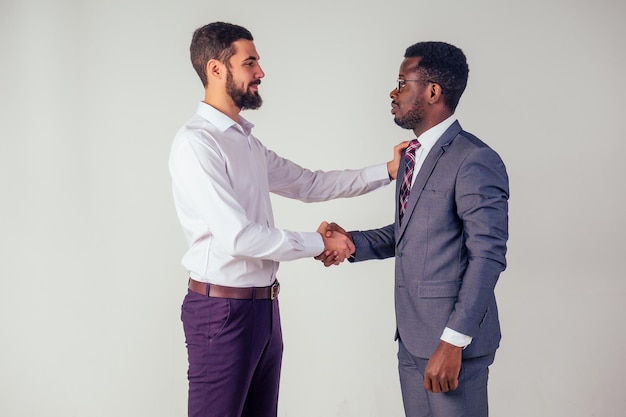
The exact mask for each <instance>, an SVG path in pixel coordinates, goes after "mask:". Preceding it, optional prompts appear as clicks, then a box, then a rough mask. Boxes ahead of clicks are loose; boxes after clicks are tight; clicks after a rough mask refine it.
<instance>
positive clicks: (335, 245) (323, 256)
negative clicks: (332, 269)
mask: <svg viewBox="0 0 626 417" xmlns="http://www.w3.org/2000/svg"><path fill="white" fill-rule="evenodd" d="M317 233H319V234H320V235H322V240H323V241H324V252H322V253H320V254H319V255H318V256H316V257H315V259H317V260H318V261H321V262H322V263H323V264H324V266H326V267H328V266H331V265H339V264H340V263H342V262H343V261H345V260H346V258H349V257H350V256H351V255H352V254H353V253H354V252H355V250H356V249H355V247H354V243H353V242H352V236H351V235H350V233H348V232H346V231H345V230H344V229H343V228H342V227H341V226H339V225H338V224H336V223H328V222H325V221H324V222H322V223H321V224H320V227H318V228H317Z"/></svg>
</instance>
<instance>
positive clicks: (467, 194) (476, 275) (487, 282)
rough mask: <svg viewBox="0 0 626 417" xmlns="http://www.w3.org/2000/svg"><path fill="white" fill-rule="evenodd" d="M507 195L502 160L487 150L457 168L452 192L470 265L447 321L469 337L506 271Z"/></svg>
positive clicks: (478, 323)
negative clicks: (498, 281)
mask: <svg viewBox="0 0 626 417" xmlns="http://www.w3.org/2000/svg"><path fill="white" fill-rule="evenodd" d="M508 196H509V189H508V177H507V174H506V169H505V167H504V163H503V162H502V160H501V159H500V157H499V156H498V155H497V154H496V153H495V152H494V151H493V150H491V149H489V148H480V149H477V150H475V151H474V152H472V153H471V154H470V155H469V156H468V157H467V159H466V160H465V161H464V162H463V164H462V165H461V167H460V170H459V172H458V177H457V181H456V190H455V201H456V206H457V207H456V210H457V215H458V217H459V219H461V222H462V225H463V226H462V227H463V235H464V240H465V245H464V246H465V250H466V252H467V253H466V256H467V259H468V261H467V266H466V269H465V272H464V273H463V277H462V285H461V288H460V291H459V295H458V297H457V302H456V304H455V308H454V310H453V311H452V314H451V315H450V318H449V320H448V323H447V327H449V328H451V329H454V330H456V331H458V332H460V333H463V334H466V335H469V336H474V335H476V334H477V333H478V330H479V327H480V325H481V322H482V320H484V317H485V315H486V314H487V309H488V306H489V304H490V303H491V302H492V299H493V297H494V289H495V286H496V282H497V280H498V277H499V275H500V273H501V272H502V271H503V270H504V269H505V267H506V260H505V255H506V241H507V239H508V202H507V201H508Z"/></svg>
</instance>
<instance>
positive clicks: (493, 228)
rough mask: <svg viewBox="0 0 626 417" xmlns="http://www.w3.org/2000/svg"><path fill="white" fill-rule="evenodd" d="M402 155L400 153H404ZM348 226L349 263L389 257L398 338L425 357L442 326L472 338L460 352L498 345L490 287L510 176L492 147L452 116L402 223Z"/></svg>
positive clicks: (500, 262)
mask: <svg viewBox="0 0 626 417" xmlns="http://www.w3.org/2000/svg"><path fill="white" fill-rule="evenodd" d="M403 159H404V158H403ZM403 173H404V162H402V163H401V164H400V167H399V170H398V176H399V178H398V181H397V184H396V215H395V216H396V217H395V222H394V224H391V225H389V226H387V227H384V228H381V229H376V230H369V231H363V232H359V231H354V232H351V233H352V238H353V240H354V243H355V246H356V253H355V255H354V259H353V261H355V262H358V261H363V260H368V259H383V258H388V257H392V256H395V257H396V267H395V305H396V324H397V333H396V336H397V337H400V338H401V339H402V342H403V343H404V344H405V346H406V347H407V348H408V349H409V351H410V352H411V353H412V354H413V355H414V356H417V357H421V358H429V357H430V356H431V354H432V353H433V352H434V350H435V349H436V348H437V346H438V344H439V342H440V337H441V334H442V332H443V330H444V328H445V327H449V328H451V329H453V330H456V331H458V332H460V333H463V334H466V335H468V336H472V337H473V340H472V343H471V344H470V345H469V346H468V347H467V349H465V350H464V351H463V357H464V358H471V357H477V356H483V355H486V354H491V353H494V352H495V351H496V349H497V348H498V345H499V343H500V323H499V320H498V309H497V306H496V299H495V295H494V288H495V285H496V282H497V280H498V277H499V275H500V273H501V272H502V271H503V270H504V269H505V267H506V260H505V255H506V241H507V239H508V197H509V186H508V177H507V173H506V168H505V166H504V163H503V162H502V160H501V159H500V157H499V156H498V154H497V153H496V152H494V151H493V150H492V149H491V148H489V147H488V146H487V145H486V144H485V143H483V142H482V141H480V140H479V139H478V138H476V137H475V136H473V135H471V134H469V133H467V132H465V131H463V130H462V129H461V126H460V125H459V123H458V122H455V123H454V124H453V125H452V126H450V128H448V130H446V132H445V133H444V134H443V135H442V136H441V138H439V140H438V141H437V142H436V143H435V146H434V147H433V148H432V149H431V151H430V153H429V154H428V156H427V157H426V159H425V161H424V163H423V165H422V167H421V169H420V170H419V172H418V173H417V176H416V177H415V183H414V185H413V188H412V189H411V194H410V196H409V201H408V203H407V208H406V213H405V215H404V218H403V220H402V224H401V225H400V224H399V221H398V195H399V194H398V193H399V190H400V184H401V179H402V175H403Z"/></svg>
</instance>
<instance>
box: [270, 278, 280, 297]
mask: <svg viewBox="0 0 626 417" xmlns="http://www.w3.org/2000/svg"><path fill="white" fill-rule="evenodd" d="M279 292H280V284H279V283H278V281H275V282H274V283H273V284H272V286H271V287H270V300H273V299H274V298H276V297H278V293H279Z"/></svg>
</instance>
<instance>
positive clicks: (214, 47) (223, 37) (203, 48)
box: [189, 22, 254, 87]
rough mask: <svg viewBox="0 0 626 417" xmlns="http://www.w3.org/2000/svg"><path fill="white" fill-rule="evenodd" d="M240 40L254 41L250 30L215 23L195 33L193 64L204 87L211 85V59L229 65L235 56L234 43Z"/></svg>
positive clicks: (193, 38)
mask: <svg viewBox="0 0 626 417" xmlns="http://www.w3.org/2000/svg"><path fill="white" fill-rule="evenodd" d="M240 39H246V40H249V41H253V40H254V38H253V37H252V34H251V33H250V31H249V30H248V29H246V28H244V27H241V26H238V25H233V24H232V23H224V22H213V23H209V24H208V25H205V26H202V27H200V28H198V29H196V30H195V31H194V33H193V36H192V38H191V46H190V47H189V52H190V55H191V64H192V65H193V68H194V69H195V70H196V72H197V73H198V76H199V77H200V81H202V85H203V86H204V87H206V86H207V85H208V83H209V80H208V77H207V73H206V66H207V63H208V62H209V61H210V60H211V59H217V60H219V61H220V62H223V63H224V64H226V65H228V61H229V60H230V58H231V57H232V56H233V55H234V54H235V48H234V47H233V42H235V41H238V40H240Z"/></svg>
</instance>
